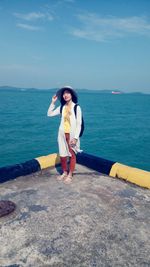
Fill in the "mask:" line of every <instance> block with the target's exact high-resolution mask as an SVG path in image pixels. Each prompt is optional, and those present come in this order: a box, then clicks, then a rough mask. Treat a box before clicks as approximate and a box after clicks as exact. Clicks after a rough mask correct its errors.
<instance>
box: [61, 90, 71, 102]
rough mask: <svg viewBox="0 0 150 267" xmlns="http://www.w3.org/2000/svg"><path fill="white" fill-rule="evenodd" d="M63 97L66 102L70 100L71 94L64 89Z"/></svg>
mask: <svg viewBox="0 0 150 267" xmlns="http://www.w3.org/2000/svg"><path fill="white" fill-rule="evenodd" d="M63 99H64V100H65V101H66V102H68V101H70V100H72V95H71V93H70V92H69V91H68V90H65V91H64V93H63Z"/></svg>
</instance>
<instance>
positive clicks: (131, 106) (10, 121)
mask: <svg viewBox="0 0 150 267" xmlns="http://www.w3.org/2000/svg"><path fill="white" fill-rule="evenodd" d="M51 97H52V92H51V91H46V90H44V91H41V90H39V91H38V90H35V91H29V90H27V91H9V90H8V91H6V90H0V124H1V126H0V166H1V167H2V166H6V165H11V164H15V163H21V162H24V161H26V160H29V159H33V158H35V157H38V156H41V155H47V154H49V153H54V152H57V151H58V148H57V130H58V126H59V120H60V118H59V117H58V116H57V117H52V118H49V117H47V109H48V107H49V103H50V101H51ZM79 99H80V101H79V103H80V105H81V106H82V110H83V113H84V120H85V132H84V135H83V137H82V138H81V148H82V149H83V150H84V152H86V153H90V154H94V155H97V156H100V157H103V158H106V159H110V160H113V161H117V162H120V163H123V164H126V165H130V166H133V167H137V168H141V169H145V170H148V171H150V95H144V94H120V95H112V94H101V93H98V92H93V93H92V91H89V92H85V93H83V92H81V93H80V94H79Z"/></svg>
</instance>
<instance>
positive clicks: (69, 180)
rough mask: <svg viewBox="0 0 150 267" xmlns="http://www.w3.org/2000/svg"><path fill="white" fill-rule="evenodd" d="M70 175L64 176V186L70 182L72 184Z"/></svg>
mask: <svg viewBox="0 0 150 267" xmlns="http://www.w3.org/2000/svg"><path fill="white" fill-rule="evenodd" d="M72 178H73V177H72V175H71V174H68V175H67V176H66V178H65V179H64V183H65V184H70V183H71V182H72Z"/></svg>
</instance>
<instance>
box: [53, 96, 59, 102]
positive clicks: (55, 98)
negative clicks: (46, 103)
mask: <svg viewBox="0 0 150 267" xmlns="http://www.w3.org/2000/svg"><path fill="white" fill-rule="evenodd" d="M57 99H58V97H57V95H54V96H53V97H52V103H53V104H54V103H55V102H56V100H57Z"/></svg>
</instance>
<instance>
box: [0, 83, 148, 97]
mask: <svg viewBox="0 0 150 267" xmlns="http://www.w3.org/2000/svg"><path fill="white" fill-rule="evenodd" d="M0 90H1V91H2V90H3V91H4V90H7V91H22V92H24V91H29V90H30V91H37V90H38V91H43V92H47V91H51V92H56V91H57V90H58V88H48V89H45V88H33V87H31V88H21V87H14V86H8V85H4V86H0ZM76 91H77V92H80V93H86V92H87V93H101V94H114V95H118V94H143V93H142V92H124V91H121V90H117V89H116V90H112V89H103V90H101V89H86V88H80V89H79V88H77V89H76Z"/></svg>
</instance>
